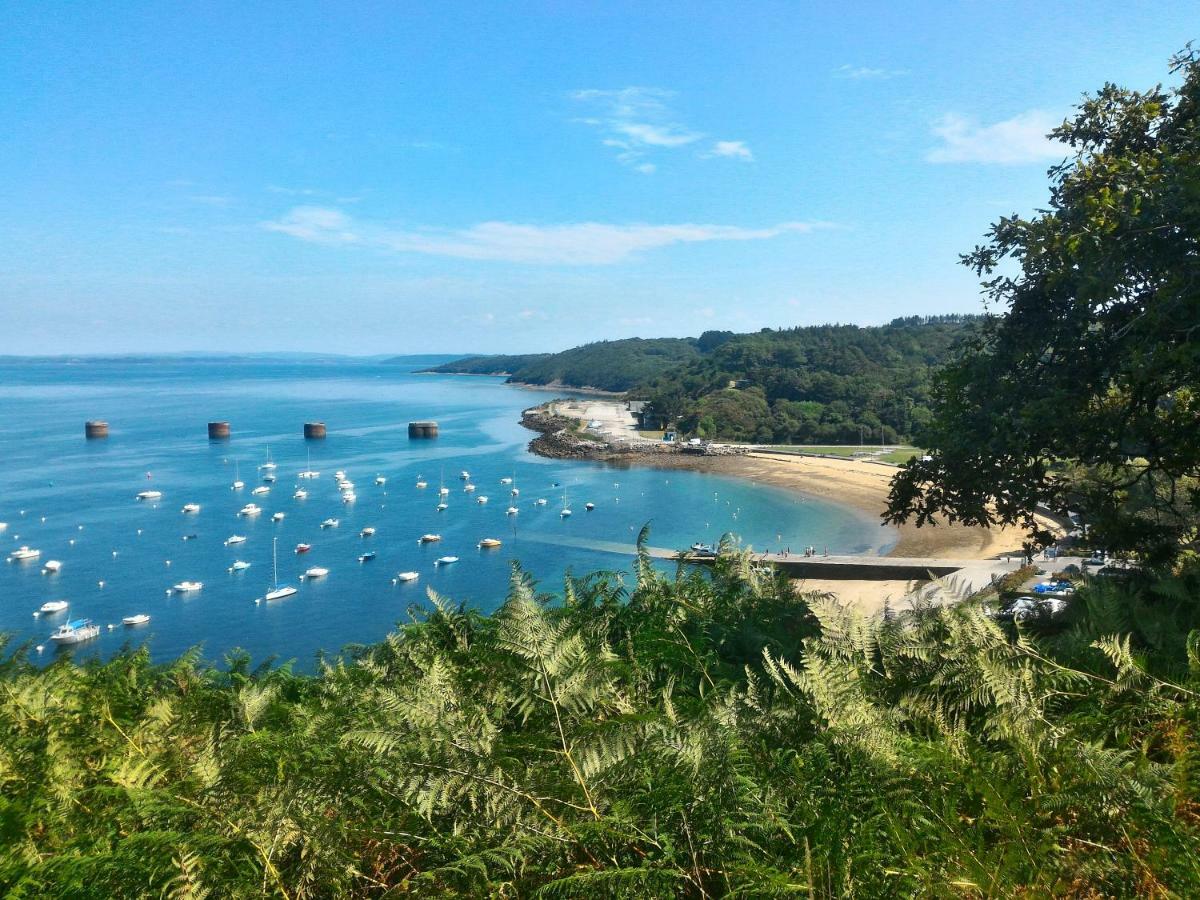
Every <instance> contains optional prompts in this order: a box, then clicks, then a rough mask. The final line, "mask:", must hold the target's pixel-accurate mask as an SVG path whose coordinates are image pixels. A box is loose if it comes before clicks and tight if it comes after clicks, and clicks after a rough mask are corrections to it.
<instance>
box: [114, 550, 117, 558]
mask: <svg viewBox="0 0 1200 900" xmlns="http://www.w3.org/2000/svg"><path fill="white" fill-rule="evenodd" d="M116 558H117V551H116V550H114V551H113V559H116Z"/></svg>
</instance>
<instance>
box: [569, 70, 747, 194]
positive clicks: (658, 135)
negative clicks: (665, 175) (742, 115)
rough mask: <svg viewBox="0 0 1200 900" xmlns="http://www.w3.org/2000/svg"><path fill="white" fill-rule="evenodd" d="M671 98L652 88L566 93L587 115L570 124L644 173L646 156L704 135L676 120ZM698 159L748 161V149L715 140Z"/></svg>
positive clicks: (649, 165)
mask: <svg viewBox="0 0 1200 900" xmlns="http://www.w3.org/2000/svg"><path fill="white" fill-rule="evenodd" d="M674 96H675V92H674V91H668V90H664V89H662V88H653V87H627V88H621V89H620V90H596V89H588V90H580V91H573V92H571V94H570V97H571V99H572V100H574V101H575V102H576V103H577V104H579V105H580V106H582V107H584V108H585V109H586V110H587V111H588V113H589V115H585V116H581V117H577V118H576V119H575V121H576V122H579V123H581V124H583V125H588V126H590V127H592V128H594V129H596V130H597V131H598V132H599V133H600V135H601V143H602V144H603V145H604V146H605V147H608V148H609V149H611V150H613V151H614V152H615V153H616V157H617V160H618V161H619V162H621V163H622V164H623V165H626V166H629V167H630V168H632V169H634V170H635V171H638V172H642V173H643V174H646V175H649V174H651V173H653V172H654V171H655V170H656V168H657V166H656V164H655V163H653V162H650V161H648V159H647V157H649V156H651V155H654V154H657V153H661V152H664V151H669V150H677V149H680V148H683V147H688V146H690V145H692V144H695V143H696V142H697V141H700V140H703V139H704V137H705V135H704V132H702V131H698V130H696V129H694V128H691V127H690V126H688V125H685V124H683V123H682V122H680V121H679V117H678V115H676V113H675V112H674V111H673V110H672V109H671V107H670V102H669V101H670V100H671V99H672V98H673V97H674ZM720 147H727V148H735V149H733V151H732V152H725V153H721V152H719V151H718V150H717V148H720ZM736 148H741V150H738V149H736ZM743 151H744V152H743ZM701 156H704V157H710V156H741V157H742V158H750V157H749V149H748V148H746V147H745V144H744V143H743V142H742V141H718V142H717V144H716V145H715V147H714V150H713V151H712V152H709V153H703V154H701Z"/></svg>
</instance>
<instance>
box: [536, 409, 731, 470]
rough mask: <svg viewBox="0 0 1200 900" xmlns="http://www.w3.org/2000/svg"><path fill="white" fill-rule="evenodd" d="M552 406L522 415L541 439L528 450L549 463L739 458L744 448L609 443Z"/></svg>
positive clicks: (626, 442)
mask: <svg viewBox="0 0 1200 900" xmlns="http://www.w3.org/2000/svg"><path fill="white" fill-rule="evenodd" d="M548 407H549V404H546V403H543V404H541V405H540V406H533V407H530V408H529V409H526V410H524V411H523V412H522V413H521V424H522V425H523V426H525V427H526V428H528V429H529V430H530V431H536V432H538V436H537V437H535V438H534V439H533V440H531V441H530V442H529V450H530V452H531V453H536V454H537V455H538V456H545V457H548V458H550V459H588V460H596V461H600V462H633V461H637V460H665V458H668V457H697V456H737V455H741V454H742V453H745V452H746V451H745V449H744V448H741V447H728V446H723V445H722V446H718V445H715V444H700V445H695V446H692V445H687V444H684V445H680V444H675V443H670V444H668V443H665V442H663V441H654V440H649V439H640V440H636V441H627V440H618V441H613V440H606V439H604V438H602V437H600V436H597V435H591V434H585V433H583V432H581V429H580V426H581V424H582V423H581V422H580V421H579V420H578V419H573V418H571V417H569V416H563V415H559V414H557V413H553V412H551V411H550V410H549V408H548Z"/></svg>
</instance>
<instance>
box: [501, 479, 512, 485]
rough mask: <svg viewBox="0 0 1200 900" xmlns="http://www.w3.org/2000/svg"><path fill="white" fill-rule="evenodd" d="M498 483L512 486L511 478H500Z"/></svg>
mask: <svg viewBox="0 0 1200 900" xmlns="http://www.w3.org/2000/svg"><path fill="white" fill-rule="evenodd" d="M500 483H501V484H512V479H511V478H501V479H500Z"/></svg>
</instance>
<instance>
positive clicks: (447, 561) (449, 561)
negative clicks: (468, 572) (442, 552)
mask: <svg viewBox="0 0 1200 900" xmlns="http://www.w3.org/2000/svg"><path fill="white" fill-rule="evenodd" d="M456 562H458V557H457V556H439V557H438V558H437V559H436V560H434V563H433V564H434V565H435V566H449V565H453V564H454V563H456Z"/></svg>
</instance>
